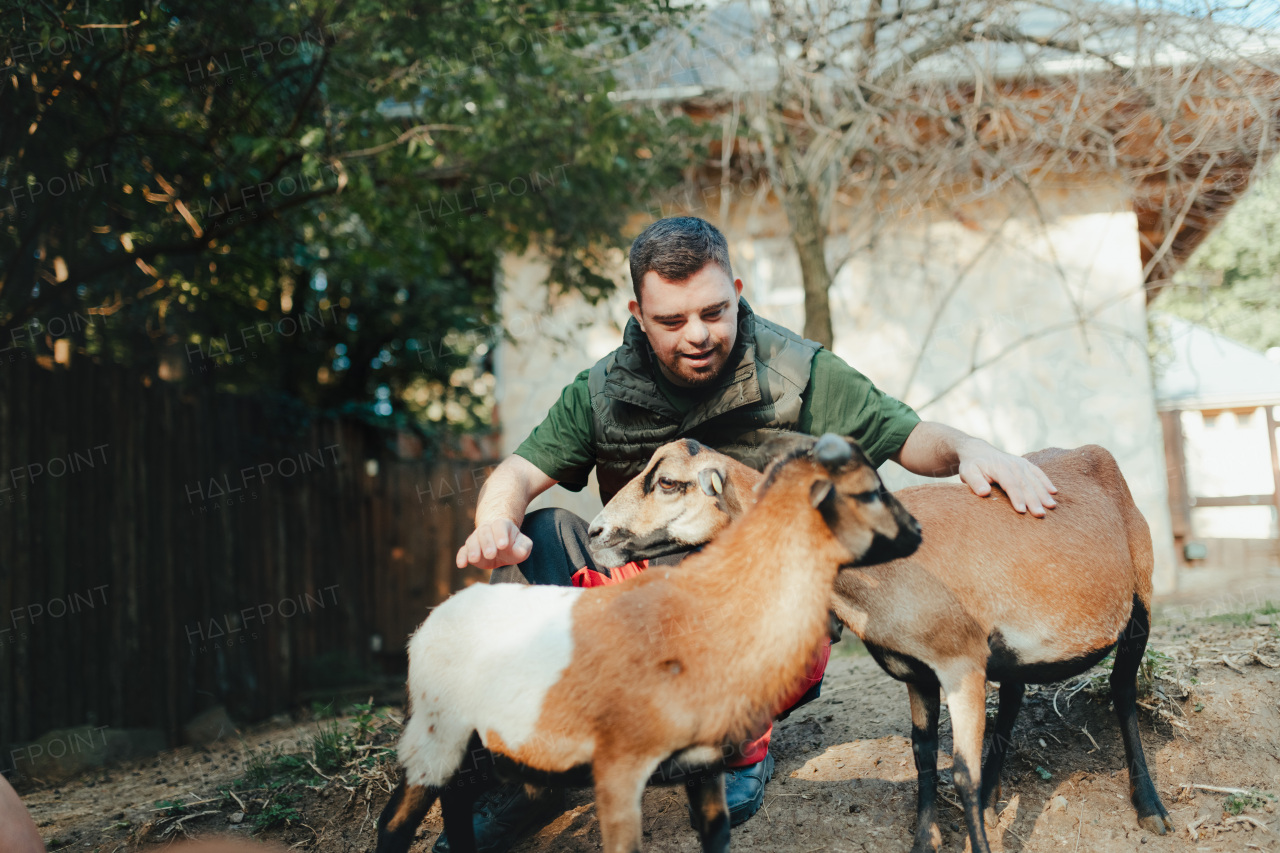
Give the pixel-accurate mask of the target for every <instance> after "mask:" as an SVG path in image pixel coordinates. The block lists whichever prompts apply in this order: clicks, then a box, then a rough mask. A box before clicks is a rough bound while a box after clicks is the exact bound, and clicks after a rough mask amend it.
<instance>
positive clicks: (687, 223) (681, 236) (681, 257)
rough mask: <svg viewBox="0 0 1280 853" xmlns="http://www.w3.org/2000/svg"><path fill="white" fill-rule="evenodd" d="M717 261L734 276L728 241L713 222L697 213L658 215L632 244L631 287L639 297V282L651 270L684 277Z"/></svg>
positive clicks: (671, 277)
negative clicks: (666, 216) (700, 217)
mask: <svg viewBox="0 0 1280 853" xmlns="http://www.w3.org/2000/svg"><path fill="white" fill-rule="evenodd" d="M712 262H714V263H715V264H716V266H718V267H720V269H722V270H724V274H725V275H727V276H729V280H730V281H732V280H733V268H732V267H731V266H730V265H729V243H728V242H727V241H726V240H725V239H724V235H723V234H721V233H720V232H719V230H717V229H716V227H715V226H714V225H712V224H711V223H710V222H707V221H706V220H705V219H699V218H698V217H696V216H671V217H668V218H666V219H659V220H658V221H657V222H655V223H653V224H652V225H650V226H649V227H648V228H646V229H644V232H643V233H641V235H640V236H639V237H637V238H636V239H635V242H634V243H632V244H631V289H632V290H633V291H634V292H635V295H636V301H637V302H639V301H640V283H641V282H642V281H644V275H645V273H647V272H649V271H650V270H652V271H653V272H656V273H657V274H658V275H660V276H662V277H663V278H665V279H666V280H667V281H684V280H685V279H687V278H689V277H690V276H691V275H693V274H694V273H696V272H697V271H698V270H700V269H702V268H703V267H705V266H706V265H707V264H708V263H712Z"/></svg>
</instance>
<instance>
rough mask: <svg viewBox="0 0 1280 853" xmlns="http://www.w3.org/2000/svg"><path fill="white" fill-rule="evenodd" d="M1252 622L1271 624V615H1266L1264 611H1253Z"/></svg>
mask: <svg viewBox="0 0 1280 853" xmlns="http://www.w3.org/2000/svg"><path fill="white" fill-rule="evenodd" d="M1253 624H1255V625H1270V624H1271V617H1270V616H1268V615H1267V614H1265V613H1255V614H1253Z"/></svg>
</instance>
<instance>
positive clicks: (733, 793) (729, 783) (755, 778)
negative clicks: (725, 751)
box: [724, 752, 773, 826]
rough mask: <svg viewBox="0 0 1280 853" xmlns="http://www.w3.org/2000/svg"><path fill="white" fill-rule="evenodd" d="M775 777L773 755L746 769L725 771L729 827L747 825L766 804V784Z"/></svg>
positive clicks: (730, 768) (735, 768) (737, 768)
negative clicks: (748, 820) (748, 819)
mask: <svg viewBox="0 0 1280 853" xmlns="http://www.w3.org/2000/svg"><path fill="white" fill-rule="evenodd" d="M772 776H773V755H772V754H771V753H768V752H766V753H765V754H764V760H762V761H757V762H756V763H755V764H748V765H747V766H746V767H728V768H725V771H724V798H725V801H726V803H727V804H728V806H729V826H737V825H739V824H741V823H745V822H746V820H747V818H749V817H751V816H752V815H753V814H755V813H756V812H758V811H760V806H761V805H763V804H764V783H765V782H768V781H769V779H770V777H772Z"/></svg>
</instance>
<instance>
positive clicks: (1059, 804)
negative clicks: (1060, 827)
mask: <svg viewBox="0 0 1280 853" xmlns="http://www.w3.org/2000/svg"><path fill="white" fill-rule="evenodd" d="M1066 810H1067V798H1066V797H1064V796H1062V795H1061V794H1059V795H1058V796H1056V797H1054V798H1053V799H1052V800H1050V801H1049V811H1054V812H1065V811H1066Z"/></svg>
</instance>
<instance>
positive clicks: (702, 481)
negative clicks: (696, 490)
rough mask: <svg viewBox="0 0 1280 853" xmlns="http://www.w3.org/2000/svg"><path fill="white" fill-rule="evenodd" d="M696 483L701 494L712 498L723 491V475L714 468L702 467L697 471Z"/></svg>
mask: <svg viewBox="0 0 1280 853" xmlns="http://www.w3.org/2000/svg"><path fill="white" fill-rule="evenodd" d="M698 485H699V486H701V487H702V492H703V494H705V495H707V496H708V497H712V498H714V497H716V496H718V495H719V494H720V493H721V492H723V491H724V475H723V474H721V473H720V472H719V471H717V470H716V469H714V468H704V469H702V470H701V471H699V472H698Z"/></svg>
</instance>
